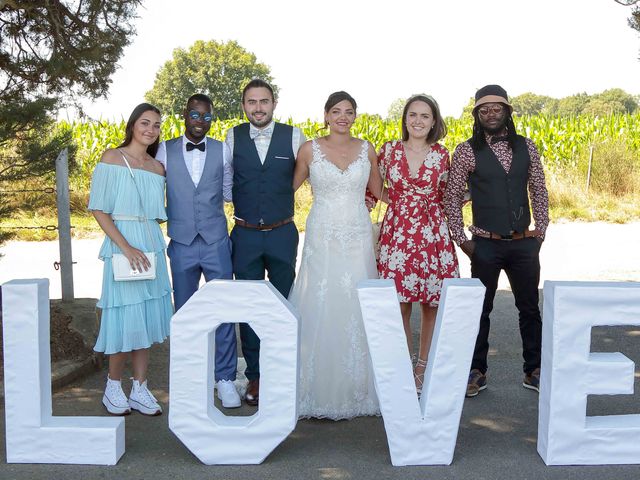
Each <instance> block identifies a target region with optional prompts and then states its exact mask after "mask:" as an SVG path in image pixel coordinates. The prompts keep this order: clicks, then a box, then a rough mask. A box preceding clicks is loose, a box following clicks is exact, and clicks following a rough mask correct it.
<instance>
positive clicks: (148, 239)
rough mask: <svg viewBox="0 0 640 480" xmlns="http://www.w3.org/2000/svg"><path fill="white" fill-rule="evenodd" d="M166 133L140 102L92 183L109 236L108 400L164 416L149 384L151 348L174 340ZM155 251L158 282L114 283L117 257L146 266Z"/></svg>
mask: <svg viewBox="0 0 640 480" xmlns="http://www.w3.org/2000/svg"><path fill="white" fill-rule="evenodd" d="M159 136H160V111H159V110H158V109H157V108H156V107H154V106H153V105H150V104H148V103H143V104H140V105H138V106H137V107H136V108H135V109H134V110H133V112H132V113H131V116H130V117H129V121H128V122H127V126H126V137H125V141H124V142H123V143H122V145H120V146H119V147H118V148H115V149H110V150H107V151H106V152H104V154H103V155H102V159H101V160H100V163H98V165H97V166H96V169H95V170H94V172H93V177H92V180H91V194H90V198H89V210H90V211H91V212H92V213H93V216H94V217H95V219H96V220H97V222H98V224H99V225H100V227H101V228H102V230H104V233H105V234H106V237H105V239H104V242H103V244H102V248H101V249H100V254H99V257H100V259H101V260H102V261H103V262H104V271H103V275H102V294H101V296H100V301H99V302H98V307H100V308H101V309H102V319H101V323H100V332H99V334H98V339H97V341H96V345H95V347H94V350H95V351H97V352H104V353H105V354H106V355H109V374H108V376H107V385H106V388H105V393H104V396H103V397H102V403H103V404H104V406H105V408H106V409H107V411H108V412H109V413H111V414H114V415H126V414H128V413H130V412H131V409H134V410H138V411H139V412H140V413H143V414H145V415H159V414H160V413H162V408H161V407H160V405H159V404H158V402H157V400H156V399H155V397H154V396H153V394H152V393H151V392H150V391H149V390H148V388H147V367H148V364H149V347H150V346H151V344H153V343H159V342H162V341H164V339H165V338H167V336H168V335H169V321H170V319H171V315H172V314H173V308H172V305H171V285H170V283H169V276H168V274H167V264H166V260H165V249H166V245H165V242H164V237H163V235H162V232H161V230H160V226H159V225H158V222H159V221H165V220H166V219H167V215H166V212H165V208H164V198H165V196H164V187H165V177H164V168H163V166H162V164H161V163H160V162H158V161H156V160H155V159H154V156H155V153H156V151H157V149H158V141H159ZM125 159H126V161H125ZM127 163H128V164H129V166H130V167H131V169H132V170H131V172H132V173H133V176H132V173H131V172H130V171H129V168H128V167H127ZM134 177H135V180H134ZM134 181H135V183H134ZM136 186H137V188H136ZM150 251H155V253H156V277H155V279H153V280H137V281H115V280H114V276H113V268H112V256H113V254H115V253H122V254H123V255H124V256H125V257H126V258H127V260H128V261H129V263H130V265H131V267H132V268H134V269H136V270H138V271H142V270H145V271H146V270H147V269H148V268H149V265H150V264H149V260H148V259H147V257H146V256H145V255H144V253H143V252H150ZM129 357H131V363H132V367H133V384H132V388H131V394H130V396H129V398H128V399H127V397H126V395H125V393H124V391H123V390H122V385H121V383H120V382H121V378H122V375H123V372H124V367H125V363H126V361H127V359H128V358H129Z"/></svg>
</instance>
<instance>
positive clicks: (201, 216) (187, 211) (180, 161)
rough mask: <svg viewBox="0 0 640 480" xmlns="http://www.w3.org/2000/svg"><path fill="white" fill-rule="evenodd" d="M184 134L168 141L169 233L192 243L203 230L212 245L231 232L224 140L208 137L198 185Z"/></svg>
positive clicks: (172, 236)
mask: <svg viewBox="0 0 640 480" xmlns="http://www.w3.org/2000/svg"><path fill="white" fill-rule="evenodd" d="M182 142H183V137H179V138H174V139H171V140H168V141H167V142H166V147H167V162H166V171H167V216H168V217H169V224H168V227H167V231H168V234H169V237H170V238H171V239H172V240H175V241H176V242H178V243H182V244H184V245H191V242H193V240H194V239H195V238H196V236H197V235H198V234H199V235H200V236H201V237H202V238H203V239H204V241H205V242H206V243H207V244H208V245H211V244H212V243H214V242H217V241H219V240H221V239H222V238H224V237H225V236H226V235H227V233H228V232H227V219H226V217H225V216H224V200H223V196H222V176H223V157H222V142H219V141H217V140H214V139H212V138H207V148H206V153H207V155H206V158H205V164H204V168H203V169H202V177H201V178H200V182H199V183H198V186H197V187H196V186H195V185H194V184H193V180H191V176H190V175H189V171H188V170H187V166H186V164H185V162H184V156H183V154H182Z"/></svg>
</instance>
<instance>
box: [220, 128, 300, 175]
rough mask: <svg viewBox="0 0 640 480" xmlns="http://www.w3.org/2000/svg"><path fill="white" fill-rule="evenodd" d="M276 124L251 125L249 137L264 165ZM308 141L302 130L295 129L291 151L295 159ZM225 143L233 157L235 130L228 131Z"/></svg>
mask: <svg viewBox="0 0 640 480" xmlns="http://www.w3.org/2000/svg"><path fill="white" fill-rule="evenodd" d="M275 123H276V122H275V121H271V123H270V124H269V125H267V126H266V127H264V128H256V127H255V126H253V125H252V124H251V123H250V124H249V136H251V137H252V138H253V142H254V143H255V144H256V150H257V151H258V156H259V157H260V161H261V162H262V164H263V165H264V161H265V160H266V158H267V151H268V150H269V145H270V144H271V135H273V128H274V126H275ZM306 141H307V139H306V138H305V137H304V133H302V130H300V128H298V127H293V132H292V134H291V149H292V150H293V157H294V158H298V150H300V147H301V146H302V144H303V143H304V142H306ZM224 143H226V144H227V146H228V147H229V151H230V152H231V154H232V155H233V128H230V129H229V130H227V138H225V140H224ZM232 167H233V162H232ZM232 171H233V170H232Z"/></svg>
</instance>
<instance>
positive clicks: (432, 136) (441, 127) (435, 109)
mask: <svg viewBox="0 0 640 480" xmlns="http://www.w3.org/2000/svg"><path fill="white" fill-rule="evenodd" d="M414 102H424V103H426V104H427V105H429V108H430V109H431V113H433V119H434V122H435V123H434V124H433V128H432V129H431V131H429V135H427V143H436V142H437V141H438V140H441V139H443V138H444V137H446V136H447V125H446V124H445V123H444V119H443V118H442V114H441V113H440V107H439V106H438V102H436V101H435V99H434V98H433V97H430V96H429V95H424V94H419V95H414V96H412V97H410V98H409V99H408V100H407V103H405V104H404V110H402V140H404V141H405V142H406V141H407V140H409V130H407V112H408V111H409V107H410V106H411V104H412V103H414Z"/></svg>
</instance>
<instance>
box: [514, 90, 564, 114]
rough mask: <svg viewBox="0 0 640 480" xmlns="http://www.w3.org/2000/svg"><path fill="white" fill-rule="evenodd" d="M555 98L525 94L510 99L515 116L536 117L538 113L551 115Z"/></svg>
mask: <svg viewBox="0 0 640 480" xmlns="http://www.w3.org/2000/svg"><path fill="white" fill-rule="evenodd" d="M557 102H558V101H557V100H556V99H555V98H551V97H547V96H546V95H537V94H535V93H531V92H527V93H523V94H522V95H518V96H517V97H513V98H512V99H511V105H512V106H513V112H514V113H515V114H516V115H538V114H540V113H552V112H553V111H554V110H555V108H556V104H557Z"/></svg>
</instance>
